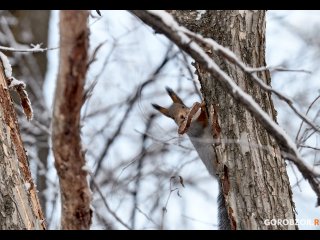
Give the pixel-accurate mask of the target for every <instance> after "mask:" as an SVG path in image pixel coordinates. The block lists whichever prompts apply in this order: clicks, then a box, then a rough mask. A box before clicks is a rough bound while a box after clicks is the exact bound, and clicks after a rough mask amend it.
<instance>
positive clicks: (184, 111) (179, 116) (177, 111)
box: [152, 87, 190, 126]
mask: <svg viewBox="0 0 320 240" xmlns="http://www.w3.org/2000/svg"><path fill="white" fill-rule="evenodd" d="M166 90H167V93H168V95H169V96H170V98H171V99H172V101H173V103H172V105H171V106H170V107H169V108H164V107H162V106H159V105H157V104H152V106H153V107H154V108H155V109H157V110H158V111H159V112H161V113H162V114H163V115H165V116H167V117H169V118H172V119H173V120H174V121H175V122H176V123H177V124H178V126H180V125H181V123H182V122H183V121H184V120H185V119H186V117H187V115H188V113H189V110H190V109H189V108H188V107H187V106H186V105H185V104H184V103H183V101H182V100H181V99H180V98H179V96H178V95H177V94H176V93H175V92H174V91H173V90H172V89H171V88H169V87H166Z"/></svg>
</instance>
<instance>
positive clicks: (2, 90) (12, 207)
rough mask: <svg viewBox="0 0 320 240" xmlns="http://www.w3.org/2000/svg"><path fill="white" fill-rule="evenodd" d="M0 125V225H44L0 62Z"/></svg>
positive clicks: (0, 227) (7, 227)
mask: <svg viewBox="0 0 320 240" xmlns="http://www.w3.org/2000/svg"><path fill="white" fill-rule="evenodd" d="M0 125H1V126H0V135H1V137H0V139H1V144H0V212H1V214H0V229H45V228H46V225H45V220H44V217H43V213H42V210H41V206H40V204H39V199H38V197H37V191H36V188H35V185H34V183H33V180H32V177H31V173H30V169H29V163H28V158H27V156H26V151H25V149H24V147H23V144H22V140H21V137H20V131H19V128H18V124H17V117H16V113H15V111H14V106H13V102H12V99H11V97H10V94H9V91H8V86H7V82H6V79H5V76H4V73H3V66H2V64H1V63H0Z"/></svg>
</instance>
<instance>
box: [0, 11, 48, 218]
mask: <svg viewBox="0 0 320 240" xmlns="http://www.w3.org/2000/svg"><path fill="white" fill-rule="evenodd" d="M9 12H10V13H11V14H12V15H13V16H14V17H15V18H16V19H17V21H16V23H15V24H12V25H10V29H11V31H12V34H13V37H14V39H15V40H16V41H17V42H18V43H19V44H25V45H30V44H31V43H33V44H37V43H42V44H43V45H42V46H44V47H47V46H48V28H49V19H50V10H41V11H39V10H28V11H26V10H10V11H9ZM2 44H3V45H4V46H9V44H13V43H10V42H6V43H2ZM6 54H8V55H12V53H10V52H6ZM17 54H18V55H19V60H18V61H17V62H16V64H15V66H13V70H14V73H15V76H16V77H17V78H18V79H23V80H25V79H26V80H27V92H28V95H29V98H30V99H31V102H32V107H33V109H34V111H35V112H36V113H37V112H41V113H43V112H44V111H46V109H45V108H44V105H45V102H44V99H39V95H41V96H43V95H42V93H41V92H40V91H39V89H40V90H41V91H42V88H43V83H44V79H45V74H46V72H47V55H46V54H45V53H35V54H32V55H31V54H21V53H15V55H14V56H16V55H17ZM26 69H28V70H26ZM30 81H34V82H36V85H37V86H38V89H37V90H35V89H34V88H32V87H30ZM13 99H14V100H15V101H16V102H17V103H19V102H20V100H19V98H18V97H13ZM20 117H22V118H25V116H24V115H23V114H21V115H20ZM35 118H36V120H37V121H38V122H40V123H41V124H43V125H44V126H46V127H47V128H49V127H50V126H49V125H50V121H48V114H37V115H36V116H35ZM21 132H22V133H25V134H32V136H33V137H34V138H35V140H36V143H35V144H34V145H35V146H36V148H37V155H38V159H39V161H40V163H41V167H38V169H37V177H36V185H37V189H38V191H39V195H38V197H39V199H40V204H41V206H42V208H43V211H44V214H45V215H46V201H47V200H46V197H45V190H46V188H47V184H46V172H47V159H48V154H49V141H48V140H49V137H48V134H47V132H45V131H43V130H42V129H41V128H38V129H37V134H33V133H32V132H30V128H27V129H25V128H21ZM26 144H27V143H26ZM32 147H34V146H32ZM26 148H27V149H28V145H26ZM32 160H33V159H32V158H31V161H32ZM38 166H39V164H38Z"/></svg>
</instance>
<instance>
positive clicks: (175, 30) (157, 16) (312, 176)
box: [130, 10, 320, 198]
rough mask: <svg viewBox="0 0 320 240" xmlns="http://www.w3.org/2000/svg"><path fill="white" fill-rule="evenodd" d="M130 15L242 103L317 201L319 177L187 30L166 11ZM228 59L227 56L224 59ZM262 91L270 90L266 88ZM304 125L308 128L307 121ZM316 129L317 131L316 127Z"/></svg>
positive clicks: (270, 120) (293, 144)
mask: <svg viewBox="0 0 320 240" xmlns="http://www.w3.org/2000/svg"><path fill="white" fill-rule="evenodd" d="M130 12H131V13H133V14H134V15H136V16H137V17H138V18H140V19H141V20H142V21H143V22H144V23H146V24H147V25H149V26H151V27H152V28H153V29H155V31H157V32H160V33H163V34H164V35H166V36H167V37H168V38H169V39H170V40H171V41H173V42H174V43H175V44H177V45H178V46H179V47H180V48H181V49H183V50H184V51H185V52H186V53H188V54H189V55H190V56H191V57H192V58H193V59H194V60H195V61H197V62H198V63H199V64H201V65H202V67H203V68H205V69H206V70H207V71H208V72H210V73H211V74H212V76H213V79H215V80H217V81H219V83H220V84H221V86H223V87H224V89H225V90H226V91H227V92H228V93H229V94H230V95H231V96H232V98H234V99H235V100H236V101H238V102H239V103H241V104H242V105H243V106H244V107H245V108H246V109H247V110H248V111H249V112H250V113H251V114H252V115H253V116H254V117H255V118H256V119H257V120H258V121H259V123H260V124H261V125H262V126H263V127H264V128H265V129H266V130H267V131H268V133H269V134H270V135H272V136H273V137H274V138H275V139H276V140H277V142H278V144H279V145H280V146H281V148H282V150H283V152H286V157H288V158H289V159H290V160H291V161H292V162H294V163H295V164H296V166H297V167H298V169H299V170H300V171H301V172H302V174H303V176H304V177H305V178H306V179H307V180H308V181H309V183H310V184H311V187H312V188H313V189H314V191H315V192H316V194H317V195H318V197H319V198H320V185H319V184H317V182H318V180H317V179H316V177H317V176H319V173H317V172H316V171H315V170H314V169H313V168H312V167H310V166H308V165H306V164H305V163H304V162H303V160H302V158H301V156H300V153H299V152H298V149H297V147H296V145H295V143H294V142H293V141H292V139H291V138H290V137H289V136H288V135H287V134H286V133H285V131H284V130H283V129H282V128H281V127H279V126H278V125H277V124H276V123H275V122H274V121H273V120H272V119H271V118H270V117H269V116H268V114H267V113H266V112H264V111H263V110H262V109H261V107H260V106H259V105H258V104H257V103H256V102H255V101H254V100H253V98H252V97H251V96H250V95H248V94H247V93H245V92H244V91H243V90H242V89H241V88H240V87H239V86H238V85H237V84H236V83H235V81H234V80H233V79H232V78H231V77H230V76H228V75H227V74H226V73H225V72H224V71H222V70H221V68H220V67H219V66H218V65H217V64H216V63H215V62H214V60H213V59H212V58H211V57H210V56H209V55H208V54H207V53H206V52H205V50H203V48H202V47H201V46H200V45H199V44H197V43H196V42H195V41H194V39H192V38H190V37H189V36H188V35H190V31H189V30H187V29H186V28H184V27H182V26H179V25H178V23H177V22H176V21H175V20H174V19H173V17H172V16H171V15H170V14H169V13H167V12H165V11H140V10H132V11H130ZM186 33H188V34H186ZM228 56H230V55H226V57H228ZM229 60H230V58H229ZM231 60H232V59H231ZM243 69H244V68H243ZM246 70H250V69H246ZM249 72H250V71H249ZM265 90H270V89H268V88H265ZM278 96H279V95H278ZM280 97H281V95H280ZM300 117H301V115H300ZM304 120H305V121H306V120H307V119H306V118H305V119H304ZM306 122H308V123H309V124H310V121H306ZM313 127H316V126H313ZM316 129H318V127H316Z"/></svg>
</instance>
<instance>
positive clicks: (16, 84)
mask: <svg viewBox="0 0 320 240" xmlns="http://www.w3.org/2000/svg"><path fill="white" fill-rule="evenodd" d="M0 61H1V62H2V66H3V68H4V75H5V77H6V80H7V84H8V87H9V88H10V89H14V90H15V91H16V92H17V93H18V95H19V97H20V103H21V106H22V108H23V112H24V114H25V116H26V117H27V119H28V121H30V120H32V118H33V110H32V107H31V102H30V99H29V97H28V93H27V91H26V90H25V89H26V84H25V83H24V82H22V81H20V80H17V79H16V78H14V77H13V76H12V67H11V64H10V62H9V59H8V58H7V56H6V55H4V54H3V53H2V52H0Z"/></svg>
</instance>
